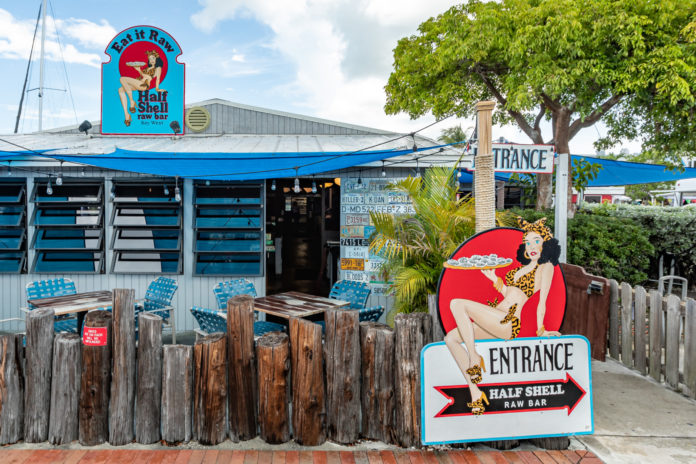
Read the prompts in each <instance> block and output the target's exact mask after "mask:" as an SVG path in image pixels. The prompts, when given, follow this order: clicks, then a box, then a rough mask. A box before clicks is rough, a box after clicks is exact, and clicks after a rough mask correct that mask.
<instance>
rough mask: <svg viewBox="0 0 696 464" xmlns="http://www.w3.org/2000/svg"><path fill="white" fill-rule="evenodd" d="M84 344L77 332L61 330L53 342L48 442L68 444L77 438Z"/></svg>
mask: <svg viewBox="0 0 696 464" xmlns="http://www.w3.org/2000/svg"><path fill="white" fill-rule="evenodd" d="M81 370H82V347H81V340H80V336H79V335H78V334H73V333H61V334H58V336H57V337H56V338H55V341H54V343H53V375H52V381H51V420H50V423H49V425H48V441H49V442H50V443H51V444H52V445H66V444H68V443H70V442H72V441H75V440H77V439H78V417H79V406H80V372H81Z"/></svg>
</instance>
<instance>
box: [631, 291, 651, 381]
mask: <svg viewBox="0 0 696 464" xmlns="http://www.w3.org/2000/svg"><path fill="white" fill-rule="evenodd" d="M634 299H635V317H634V320H633V327H634V330H633V347H634V348H633V349H634V352H635V355H634V366H635V368H636V370H638V372H640V373H641V374H643V375H645V374H647V372H648V370H647V369H648V367H647V362H646V359H645V351H646V348H647V345H648V343H647V341H646V340H645V331H646V329H647V327H646V325H645V318H646V316H647V304H648V294H647V292H646V291H645V289H644V288H643V287H641V286H640V285H637V286H636V288H635V289H634Z"/></svg>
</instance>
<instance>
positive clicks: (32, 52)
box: [14, 4, 42, 134]
mask: <svg viewBox="0 0 696 464" xmlns="http://www.w3.org/2000/svg"><path fill="white" fill-rule="evenodd" d="M41 7H42V5H41V4H39V14H38V15H36V26H34V38H33V39H32V40H31V50H30V51H29V61H27V72H26V73H25V74H24V85H23V86H22V95H21V96H20V97H19V108H18V109H17V120H16V121H15V128H14V133H15V134H16V133H17V129H18V128H19V120H20V118H21V117H22V105H23V103H24V95H25V92H26V90H27V82H28V81H29V70H30V69H31V58H32V56H33V55H34V44H36V32H37V31H38V30H39V19H40V18H41ZM22 126H23V125H22Z"/></svg>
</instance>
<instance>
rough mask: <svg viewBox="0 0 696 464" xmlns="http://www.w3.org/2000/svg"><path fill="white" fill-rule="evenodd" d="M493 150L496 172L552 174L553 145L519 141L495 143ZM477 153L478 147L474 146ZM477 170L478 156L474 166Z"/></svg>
mask: <svg viewBox="0 0 696 464" xmlns="http://www.w3.org/2000/svg"><path fill="white" fill-rule="evenodd" d="M491 151H492V152H493V157H494V159H495V161H494V163H495V164H494V166H495V171H496V172H519V173H528V174H551V173H552V172H553V156H554V146H553V145H524V144H517V143H494V144H493V146H492V148H491ZM473 152H474V155H476V152H477V148H476V147H474V148H473ZM471 169H472V170H476V157H475V156H474V166H473V167H472V168H471Z"/></svg>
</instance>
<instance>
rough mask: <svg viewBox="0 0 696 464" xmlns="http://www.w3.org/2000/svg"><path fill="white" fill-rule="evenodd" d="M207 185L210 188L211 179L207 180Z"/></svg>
mask: <svg viewBox="0 0 696 464" xmlns="http://www.w3.org/2000/svg"><path fill="white" fill-rule="evenodd" d="M205 185H206V186H208V187H210V179H206V180H205Z"/></svg>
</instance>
